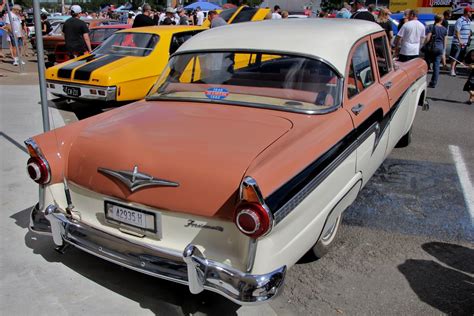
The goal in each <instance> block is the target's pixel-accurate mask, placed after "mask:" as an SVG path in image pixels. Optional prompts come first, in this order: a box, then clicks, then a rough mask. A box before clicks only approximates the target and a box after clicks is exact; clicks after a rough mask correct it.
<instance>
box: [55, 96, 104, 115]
mask: <svg viewBox="0 0 474 316" xmlns="http://www.w3.org/2000/svg"><path fill="white" fill-rule="evenodd" d="M48 106H49V107H50V108H56V109H58V110H61V111H65V112H70V113H73V114H74V115H75V116H76V117H77V119H78V120H83V119H86V118H88V117H91V116H94V115H97V114H100V113H102V112H104V111H106V110H107V109H109V108H110V107H111V106H110V105H106V104H104V103H100V102H88V103H83V102H78V101H72V102H67V101H66V100H65V99H53V100H50V102H49V105H48Z"/></svg>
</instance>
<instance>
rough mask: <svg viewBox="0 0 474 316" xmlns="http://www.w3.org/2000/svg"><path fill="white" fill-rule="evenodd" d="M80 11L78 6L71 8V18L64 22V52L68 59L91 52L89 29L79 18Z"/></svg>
mask: <svg viewBox="0 0 474 316" xmlns="http://www.w3.org/2000/svg"><path fill="white" fill-rule="evenodd" d="M81 12H82V9H81V7H80V6H78V5H72V6H71V18H69V19H67V20H66V22H64V26H63V33H64V41H65V42H66V51H67V53H68V55H69V57H70V58H75V57H77V56H80V55H83V54H84V53H86V52H90V51H92V48H91V41H90V37H89V28H88V27H87V24H86V22H84V21H82V20H81V19H80V18H79V15H80V14H81Z"/></svg>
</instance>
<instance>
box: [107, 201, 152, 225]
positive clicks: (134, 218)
mask: <svg viewBox="0 0 474 316" xmlns="http://www.w3.org/2000/svg"><path fill="white" fill-rule="evenodd" d="M105 217H106V218H107V219H109V220H112V221H114V222H118V223H120V224H125V225H129V226H133V227H138V228H141V229H144V230H148V231H151V232H156V217H155V214H153V213H150V212H147V211H144V210H140V209H137V208H133V207H130V206H124V205H121V204H116V203H113V202H109V201H106V202H105Z"/></svg>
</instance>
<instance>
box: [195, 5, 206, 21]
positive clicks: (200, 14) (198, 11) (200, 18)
mask: <svg viewBox="0 0 474 316" xmlns="http://www.w3.org/2000/svg"><path fill="white" fill-rule="evenodd" d="M203 23H204V12H202V10H201V7H197V8H196V25H202V24H203Z"/></svg>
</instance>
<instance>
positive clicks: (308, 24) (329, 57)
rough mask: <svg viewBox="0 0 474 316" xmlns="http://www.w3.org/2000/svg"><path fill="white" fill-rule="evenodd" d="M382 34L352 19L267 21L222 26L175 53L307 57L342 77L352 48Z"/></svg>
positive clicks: (185, 44) (193, 39)
mask: <svg viewBox="0 0 474 316" xmlns="http://www.w3.org/2000/svg"><path fill="white" fill-rule="evenodd" d="M380 31H382V28H381V27H380V26H379V25H378V24H377V23H374V22H368V21H364V20H352V19H286V20H283V19H282V20H266V21H261V22H248V23H240V24H232V25H227V26H221V27H218V28H214V29H211V30H209V31H206V32H202V33H200V34H198V35H196V36H194V37H193V38H192V39H190V40H188V41H186V42H185V43H184V44H183V45H182V46H181V47H180V48H179V49H178V51H177V53H178V54H179V53H184V52H190V51H202V50H214V51H219V50H220V51H225V50H250V51H264V52H265V51H266V52H279V53H287V54H296V55H307V56H311V57H315V58H320V59H324V60H326V61H327V62H328V63H329V64H331V65H332V66H333V67H334V68H335V70H337V71H338V72H339V73H340V74H344V73H345V69H346V63H347V59H348V56H349V53H350V50H351V48H352V46H353V45H354V44H355V43H356V42H357V41H358V40H359V39H361V38H363V37H364V36H366V35H368V34H373V33H377V32H380Z"/></svg>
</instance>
